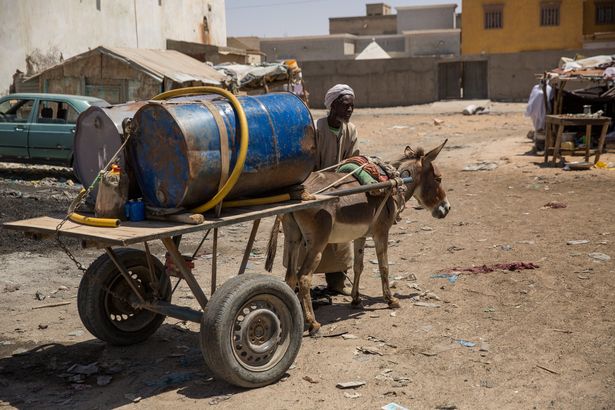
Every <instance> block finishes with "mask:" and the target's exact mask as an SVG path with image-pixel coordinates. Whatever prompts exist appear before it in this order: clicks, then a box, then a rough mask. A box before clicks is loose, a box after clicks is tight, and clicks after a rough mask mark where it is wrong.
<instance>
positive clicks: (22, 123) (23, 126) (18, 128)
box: [0, 96, 35, 161]
mask: <svg viewBox="0 0 615 410" xmlns="http://www.w3.org/2000/svg"><path fill="white" fill-rule="evenodd" d="M34 102H35V101H34V98H19V97H11V96H7V97H5V98H3V99H2V100H0V160H2V161H10V160H16V161H24V160H27V159H28V130H29V125H30V124H29V123H30V118H31V117H32V116H33V108H34Z"/></svg>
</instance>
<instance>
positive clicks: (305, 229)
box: [295, 210, 332, 336]
mask: <svg viewBox="0 0 615 410" xmlns="http://www.w3.org/2000/svg"><path fill="white" fill-rule="evenodd" d="M295 218H296V219H295V220H296V221H297V224H298V225H299V227H300V229H301V233H302V235H303V239H304V240H305V245H306V250H307V252H306V254H305V258H304V259H303V262H302V263H301V267H300V268H299V270H298V271H297V278H298V279H299V300H300V301H301V302H302V305H303V310H304V313H305V321H306V322H307V323H308V325H309V332H310V336H317V334H318V331H319V330H320V326H321V325H320V323H318V322H317V321H316V315H315V314H314V308H313V306H312V297H311V294H310V290H311V289H312V275H313V273H314V271H315V270H316V268H317V267H318V264H319V263H320V260H321V258H322V252H323V251H324V250H325V247H326V246H327V241H328V239H329V235H330V234H331V226H332V218H331V215H330V214H329V213H328V212H326V211H324V210H320V211H319V212H318V213H316V215H310V214H306V215H304V214H298V215H295Z"/></svg>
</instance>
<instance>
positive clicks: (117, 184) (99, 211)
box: [94, 165, 128, 219]
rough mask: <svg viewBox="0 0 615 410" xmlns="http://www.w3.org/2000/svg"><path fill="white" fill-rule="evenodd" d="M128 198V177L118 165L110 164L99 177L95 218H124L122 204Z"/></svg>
mask: <svg viewBox="0 0 615 410" xmlns="http://www.w3.org/2000/svg"><path fill="white" fill-rule="evenodd" d="M126 199H128V177H127V175H126V173H124V172H122V170H121V169H120V166H119V165H112V166H111V169H110V170H109V171H107V172H106V173H105V174H104V175H103V176H102V177H101V179H100V185H99V187H98V194H97V195H96V206H95V208H94V210H95V213H96V217H97V218H118V219H126V216H125V214H124V204H125V203H126Z"/></svg>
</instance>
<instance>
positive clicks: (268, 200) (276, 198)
mask: <svg viewBox="0 0 615 410" xmlns="http://www.w3.org/2000/svg"><path fill="white" fill-rule="evenodd" d="M285 201H290V194H280V195H273V196H267V197H263V198H250V199H239V200H237V201H225V202H222V208H238V207H240V206H254V205H269V204H275V203H278V202H285Z"/></svg>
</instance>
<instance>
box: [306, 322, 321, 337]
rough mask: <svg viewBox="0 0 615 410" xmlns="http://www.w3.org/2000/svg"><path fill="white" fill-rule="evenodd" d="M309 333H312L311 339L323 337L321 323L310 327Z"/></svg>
mask: <svg viewBox="0 0 615 410" xmlns="http://www.w3.org/2000/svg"><path fill="white" fill-rule="evenodd" d="M309 333H310V337H313V338H319V337H321V336H322V333H321V332H320V323H317V324H315V325H312V326H310V330H309Z"/></svg>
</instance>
